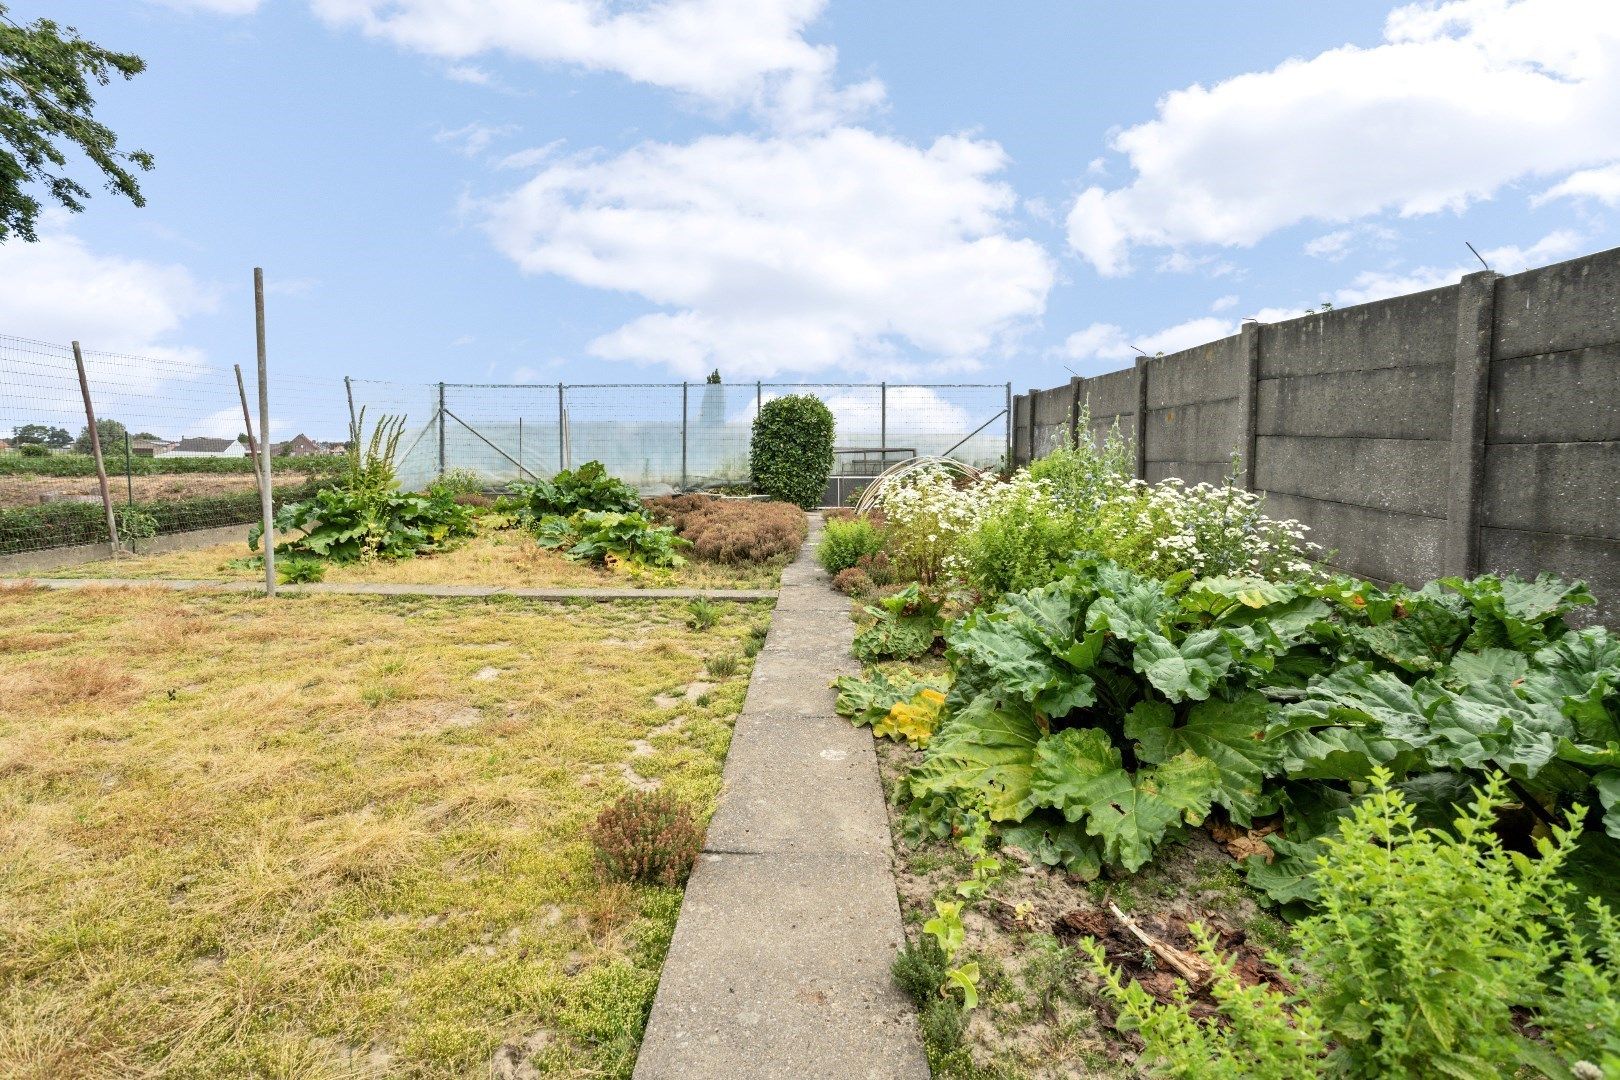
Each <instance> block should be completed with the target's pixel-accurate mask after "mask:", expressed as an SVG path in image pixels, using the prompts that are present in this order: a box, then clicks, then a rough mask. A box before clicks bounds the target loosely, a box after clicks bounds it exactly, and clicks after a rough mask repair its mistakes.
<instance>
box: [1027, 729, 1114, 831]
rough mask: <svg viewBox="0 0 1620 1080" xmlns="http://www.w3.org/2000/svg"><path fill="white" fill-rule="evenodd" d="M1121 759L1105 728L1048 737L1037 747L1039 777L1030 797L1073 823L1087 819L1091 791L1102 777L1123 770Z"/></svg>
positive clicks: (1033, 785) (1033, 779) (1060, 732)
mask: <svg viewBox="0 0 1620 1080" xmlns="http://www.w3.org/2000/svg"><path fill="white" fill-rule="evenodd" d="M1119 767H1120V755H1119V751H1118V750H1116V749H1115V748H1114V744H1113V743H1112V742H1111V741H1110V740H1109V738H1108V733H1107V732H1105V731H1103V730H1102V729H1101V728H1068V729H1067V730H1064V731H1059V732H1056V733H1055V734H1052V735H1048V736H1047V737H1046V738H1044V739H1042V740H1041V741H1040V744H1039V745H1037V746H1036V747H1035V773H1034V776H1033V778H1032V779H1031V781H1030V796H1031V798H1032V799H1033V800H1034V803H1035V805H1037V806H1046V807H1050V808H1052V809H1053V810H1057V811H1058V812H1060V813H1061V814H1062V815H1063V816H1064V817H1065V818H1066V819H1067V820H1069V821H1079V820H1080V819H1081V818H1082V817H1084V816H1085V812H1086V806H1087V803H1088V802H1089V801H1090V800H1091V799H1092V798H1093V797H1094V796H1092V795H1091V794H1090V792H1089V788H1090V785H1091V784H1092V783H1094V782H1095V781H1096V779H1097V778H1098V777H1099V776H1103V775H1105V774H1107V773H1111V772H1114V771H1116V770H1117V769H1119Z"/></svg>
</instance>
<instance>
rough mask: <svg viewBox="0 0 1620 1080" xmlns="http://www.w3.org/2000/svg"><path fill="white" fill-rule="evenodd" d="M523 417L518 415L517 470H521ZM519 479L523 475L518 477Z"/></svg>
mask: <svg viewBox="0 0 1620 1080" xmlns="http://www.w3.org/2000/svg"><path fill="white" fill-rule="evenodd" d="M523 471H524V470H523V417H521V416H519V417H518V472H523ZM518 479H519V480H521V479H523V477H521V476H520V477H518Z"/></svg>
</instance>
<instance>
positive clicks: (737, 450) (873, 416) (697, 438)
mask: <svg viewBox="0 0 1620 1080" xmlns="http://www.w3.org/2000/svg"><path fill="white" fill-rule="evenodd" d="M350 388H351V391H352V393H353V397H354V402H355V405H356V408H361V407H363V408H365V409H366V411H367V414H368V415H373V416H374V415H381V414H391V415H404V416H406V417H407V418H408V420H407V424H406V435H405V437H404V438H403V439H402V440H401V443H400V455H399V462H398V463H399V470H400V477H401V480H402V481H403V482H405V483H406V484H408V485H412V486H421V485H424V484H427V483H429V482H431V480H432V479H433V478H434V477H436V476H438V475H440V474H442V473H444V472H447V471H449V470H452V469H465V470H468V471H471V472H474V473H477V474H478V475H479V476H480V477H481V478H482V479H483V480H484V481H485V482H486V483H489V484H492V485H498V484H502V483H508V482H511V481H514V480H524V479H532V478H537V477H544V476H550V475H552V474H553V473H555V472H557V471H558V470H559V469H564V468H572V467H574V466H577V465H580V464H582V463H584V462H586V461H592V460H595V461H601V462H602V463H603V464H604V465H606V466H607V468H608V471H609V472H611V473H613V474H614V475H616V476H619V477H621V478H623V479H624V480H626V481H628V482H629V483H631V484H634V485H636V486H637V487H638V488H640V489H641V490H642V492H643V493H648V494H652V493H659V492H663V491H668V490H681V491H687V490H699V489H714V488H723V487H727V486H731V485H741V484H745V483H746V482H747V481H748V476H749V470H748V449H749V442H750V438H751V435H752V429H753V422H754V418H755V417H756V416H757V415H758V414H759V410H760V408H761V407H762V406H763V405H764V403H765V402H767V401H770V400H771V399H772V398H777V397H782V396H785V395H788V394H812V395H814V396H816V397H819V398H821V399H822V400H823V401H825V402H826V403H827V406H828V408H829V409H830V410H831V411H832V414H833V418H834V421H835V424H836V433H837V434H836V439H837V450H836V455H835V465H834V474H835V476H836V477H838V478H841V479H842V480H843V481H846V482H843V483H835V484H834V485H831V487H830V489H829V500H830V501H835V502H842V501H844V496H845V495H847V494H848V493H849V492H850V491H853V490H855V488H856V487H858V486H859V484H860V483H863V482H864V480H865V479H868V478H870V477H872V476H874V475H876V474H877V473H878V472H881V471H882V468H883V467H884V466H885V465H886V464H890V463H893V462H895V461H898V460H902V459H904V458H907V457H911V456H914V455H920V454H935V455H943V456H950V457H954V458H957V459H958V460H961V461H964V462H967V463H968V464H971V465H975V466H979V467H988V466H993V465H995V464H997V463H999V462H1000V461H1001V460H1002V459H1003V457H1004V456H1005V454H1006V450H1007V433H1008V425H1007V402H1008V398H1009V396H1010V390H1009V387H1008V386H1007V385H1006V384H1001V383H994V384H991V383H980V384H950V385H939V384H934V385H920V384H907V385H898V384H897V385H888V384H883V383H878V384H872V383H762V382H761V383H662V384H649V383H620V384H606V383H604V384H593V385H577V384H568V383H552V384H549V385H541V384H532V383H529V384H517V385H477V384H466V383H438V384H430V385H427V386H411V385H408V384H401V383H393V382H379V381H374V380H364V379H353V380H351V381H350Z"/></svg>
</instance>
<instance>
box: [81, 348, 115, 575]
mask: <svg viewBox="0 0 1620 1080" xmlns="http://www.w3.org/2000/svg"><path fill="white" fill-rule="evenodd" d="M73 363H74V366H76V367H77V368H78V369H79V393H81V394H82V395H84V419H85V423H86V424H87V425H88V426H87V427H86V428H85V430H86V431H87V432H89V435H90V452H91V453H92V454H94V455H95V458H96V480H97V481H98V482H99V483H100V484H101V508H102V509H103V510H105V511H106V512H107V542H108V543H110V544H111V545H112V549H113V554H115V555H116V554H118V551H119V545H118V521H117V519H115V518H114V517H113V508H112V492H111V491H110V490H109V489H108V487H107V465H106V462H104V461H103V460H102V459H101V432H100V431H98V430H96V410H95V406H93V405H91V404H90V379H89V377H88V376H86V375H85V373H84V353H83V352H81V351H80V350H79V343H78V342H77V341H75V342H74V343H73Z"/></svg>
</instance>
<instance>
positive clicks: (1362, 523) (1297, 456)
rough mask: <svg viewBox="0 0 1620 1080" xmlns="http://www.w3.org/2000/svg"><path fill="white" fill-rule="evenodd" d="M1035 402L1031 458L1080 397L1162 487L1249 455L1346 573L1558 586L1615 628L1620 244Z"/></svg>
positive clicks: (1239, 338) (1316, 321) (1348, 311)
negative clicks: (1561, 580) (1577, 582)
mask: <svg viewBox="0 0 1620 1080" xmlns="http://www.w3.org/2000/svg"><path fill="white" fill-rule="evenodd" d="M1030 400H1031V399H1030V396H1027V395H1025V396H1020V397H1018V398H1016V399H1015V400H1014V411H1015V415H1017V416H1022V417H1024V418H1025V429H1026V435H1025V438H1024V439H1022V440H1016V439H1015V460H1016V461H1018V462H1020V463H1023V462H1027V461H1028V460H1029V457H1030V453H1031V450H1032V449H1033V452H1034V453H1035V455H1036V456H1039V455H1040V454H1041V453H1043V452H1045V449H1046V447H1047V445H1048V444H1047V443H1045V442H1043V441H1042V439H1041V435H1042V434H1043V433H1045V432H1048V431H1051V430H1055V428H1056V426H1060V425H1061V423H1062V422H1063V416H1062V414H1060V412H1059V411H1058V410H1059V408H1060V406H1062V407H1063V408H1065V409H1072V403H1073V402H1075V401H1084V402H1087V403H1088V404H1089V406H1090V411H1091V431H1090V434H1091V435H1092V436H1093V437H1097V436H1099V435H1100V434H1101V433H1103V432H1105V431H1106V430H1108V429H1109V428H1110V427H1111V426H1112V425H1113V424H1114V423H1116V422H1118V424H1119V426H1120V430H1121V431H1122V432H1123V433H1124V434H1125V435H1126V437H1127V438H1130V439H1132V441H1133V442H1135V441H1136V438H1135V437H1136V432H1137V429H1138V426H1140V428H1141V430H1142V435H1143V437H1142V439H1141V441H1140V442H1139V443H1137V461H1138V466H1137V467H1138V475H1140V476H1143V477H1145V478H1146V479H1149V480H1162V479H1164V478H1166V477H1171V476H1176V477H1181V478H1182V479H1184V480H1186V481H1188V482H1189V483H1194V482H1199V481H1205V482H1209V483H1221V482H1223V481H1224V480H1225V479H1226V477H1227V476H1228V475H1229V474H1230V471H1231V463H1232V459H1233V456H1234V455H1242V454H1243V453H1244V450H1245V448H1247V447H1250V446H1252V447H1253V451H1252V458H1253V460H1252V461H1250V462H1247V463H1245V464H1246V468H1245V469H1241V470H1240V471H1239V473H1238V476H1239V478H1240V481H1241V482H1245V483H1247V484H1248V485H1249V486H1251V487H1252V488H1253V489H1255V490H1257V491H1261V492H1263V493H1265V495H1266V497H1267V502H1268V506H1269V507H1270V510H1271V512H1272V513H1273V514H1275V515H1277V516H1283V517H1292V518H1297V519H1299V520H1300V521H1303V522H1304V523H1306V524H1307V525H1310V526H1311V528H1312V530H1313V531H1312V538H1313V539H1314V540H1316V542H1318V543H1320V544H1321V545H1323V547H1325V548H1327V549H1329V550H1330V551H1331V552H1332V556H1331V559H1330V562H1331V563H1332V564H1333V565H1334V566H1336V567H1338V568H1341V569H1343V570H1345V571H1347V572H1349V573H1353V574H1358V575H1361V576H1364V577H1368V578H1373V579H1376V580H1379V581H1384V582H1390V581H1404V582H1408V583H1413V584H1417V583H1420V582H1422V581H1426V580H1428V579H1430V578H1434V577H1439V576H1443V575H1448V574H1473V573H1482V572H1486V571H1495V572H1508V571H1513V572H1517V573H1520V574H1525V575H1529V574H1534V573H1536V572H1538V571H1540V570H1551V571H1553V572H1555V573H1559V574H1562V575H1564V576H1566V577H1580V578H1584V579H1586V580H1587V581H1588V582H1589V584H1590V585H1591V587H1592V590H1593V592H1594V593H1597V594H1598V596H1599V601H1600V606H1599V608H1598V610H1597V612H1596V617H1597V618H1599V619H1601V620H1602V621H1605V622H1609V623H1620V249H1614V250H1610V251H1605V252H1600V253H1598V254H1595V255H1591V256H1587V257H1585V258H1581V259H1574V260H1571V261H1569V262H1565V263H1559V264H1556V265H1554V266H1548V267H1542V268H1540V269H1537V270H1531V271H1527V272H1525V273H1522V274H1515V275H1512V276H1510V277H1499V276H1496V275H1490V274H1473V275H1470V276H1469V277H1467V278H1465V279H1464V280H1463V281H1462V282H1461V283H1459V284H1457V285H1450V286H1446V287H1444V288H1439V289H1431V290H1428V291H1425V292H1420V293H1413V294H1411V295H1408V296H1399V297H1395V298H1392V299H1389V300H1382V301H1378V302H1376V303H1371V304H1362V305H1358V306H1356V307H1350V308H1343V309H1340V310H1336V311H1328V312H1320V313H1316V314H1311V315H1306V316H1303V317H1301V318H1297V319H1291V320H1288V321H1287V322H1282V323H1275V324H1267V325H1261V326H1254V327H1251V329H1250V330H1248V331H1247V332H1246V333H1244V334H1239V335H1236V336H1233V337H1229V338H1224V339H1222V340H1220V341H1214V342H1210V343H1208V344H1205V345H1200V346H1197V347H1195V348H1191V349H1186V350H1183V351H1182V352H1178V353H1173V354H1171V355H1169V356H1162V357H1152V358H1148V359H1145V360H1143V361H1139V362H1138V364H1137V365H1136V366H1134V367H1132V368H1128V369H1123V370H1120V371H1113V372H1109V373H1107V374H1104V375H1098V376H1095V377H1093V378H1088V379H1079V380H1071V382H1070V383H1067V384H1064V385H1063V386H1060V387H1054V388H1052V389H1051V390H1047V391H1040V392H1037V393H1035V394H1034V395H1033V400H1034V412H1033V414H1031V412H1030V411H1029V409H1030ZM1032 415H1033V419H1034V421H1035V426H1034V429H1033V437H1031V435H1030V433H1029V424H1028V421H1029V419H1030V418H1031V416H1032ZM1067 415H1072V412H1070V413H1068V414H1067ZM1071 437H1072V436H1071Z"/></svg>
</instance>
